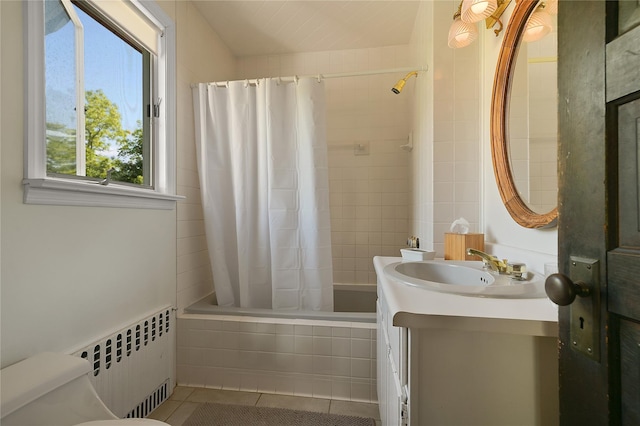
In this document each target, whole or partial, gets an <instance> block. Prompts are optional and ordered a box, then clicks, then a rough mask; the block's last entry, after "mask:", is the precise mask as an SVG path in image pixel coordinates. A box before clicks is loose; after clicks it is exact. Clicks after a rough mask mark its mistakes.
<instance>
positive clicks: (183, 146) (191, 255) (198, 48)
mask: <svg viewBox="0 0 640 426" xmlns="http://www.w3.org/2000/svg"><path fill="white" fill-rule="evenodd" d="M175 6H176V21H177V22H176V23H177V30H178V34H177V39H178V47H177V53H178V60H177V61H176V62H177V74H178V82H177V101H178V105H177V108H176V110H177V113H178V114H177V127H178V131H177V134H178V135H179V137H178V139H177V186H178V194H180V195H183V196H185V197H186V198H185V199H184V200H181V201H179V202H178V204H177V241H176V244H177V246H176V252H177V305H178V309H180V310H181V309H183V308H184V307H186V306H189V305H190V304H191V303H193V302H195V301H196V300H198V299H200V298H202V297H204V296H206V295H207V294H209V293H211V291H213V279H212V276H211V266H210V263H209V252H208V250H207V242H206V237H205V233H204V217H203V214H202V202H201V200H200V182H199V180H198V169H197V166H196V146H195V129H194V121H193V100H192V95H191V83H195V82H205V81H211V80H218V79H219V80H224V79H229V78H232V77H233V75H234V74H235V66H236V61H235V58H234V57H233V56H232V55H231V53H230V52H229V50H228V49H227V48H226V47H225V46H224V44H223V43H222V42H221V41H220V39H219V37H218V36H217V35H216V34H215V33H214V32H213V31H212V30H211V27H210V26H209V25H208V24H207V23H206V22H205V20H204V19H203V18H202V16H201V15H200V14H199V13H198V11H197V10H196V9H195V7H194V5H193V3H192V2H184V1H176V2H175ZM202 52H207V54H206V55H203V54H202Z"/></svg>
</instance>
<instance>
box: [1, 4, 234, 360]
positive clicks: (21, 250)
mask: <svg viewBox="0 0 640 426" xmlns="http://www.w3.org/2000/svg"><path fill="white" fill-rule="evenodd" d="M160 4H161V6H162V7H163V9H164V10H165V11H166V12H167V14H169V16H171V17H172V18H173V19H174V20H175V21H176V26H177V37H178V67H177V69H178V108H177V110H178V120H177V121H178V129H177V133H178V138H177V139H178V162H179V166H178V192H179V193H180V194H182V195H187V197H188V198H187V200H185V201H183V202H180V203H179V205H178V208H177V209H174V210H169V211H164V210H138V209H119V208H92V207H63V206H40V205H26V204H23V202H22V183H21V181H22V177H23V170H22V164H23V123H24V114H23V107H24V102H23V90H24V79H23V75H24V69H23V65H22V63H23V54H22V46H23V44H22V31H23V30H22V2H21V1H2V2H0V8H1V15H0V16H1V19H2V25H1V27H0V28H1V29H0V34H1V37H0V40H1V42H2V50H1V55H2V56H1V60H2V74H1V91H2V100H1V102H2V104H1V115H0V116H1V119H2V123H1V135H2V139H1V143H2V158H1V185H2V203H1V210H0V217H1V235H2V242H1V252H2V254H3V255H2V258H1V285H2V288H1V322H2V325H1V327H2V329H1V331H2V345H1V346H2V348H1V359H2V367H4V366H6V365H9V364H12V363H14V362H16V361H18V360H20V359H22V358H24V357H27V356H29V355H33V354H35V353H38V352H41V351H45V350H48V351H62V352H70V351H72V350H74V349H76V348H78V347H80V346H82V345H84V344H87V343H90V342H92V341H94V340H95V339H97V338H99V337H101V336H104V335H105V334H107V333H110V332H112V331H115V330H117V329H120V328H121V327H123V326H125V325H127V324H129V323H131V322H132V321H134V320H136V319H139V318H140V317H142V316H144V315H146V314H147V313H151V312H153V311H155V309H157V308H160V307H162V306H164V305H167V304H173V305H175V304H176V289H177V282H179V283H180V290H181V293H180V296H181V300H185V303H186V301H188V300H189V299H192V298H193V299H195V298H198V297H199V296H200V293H204V294H206V293H208V292H210V291H211V289H212V288H211V284H210V272H209V271H208V268H206V267H204V266H202V263H203V262H202V261H201V259H202V258H203V256H204V255H203V254H202V251H203V250H206V249H205V248H203V247H204V245H203V243H202V239H203V237H202V236H203V233H204V231H203V230H202V229H203V228H202V226H201V221H202V217H201V213H200V210H201V207H200V202H199V195H197V188H198V187H199V185H198V184H197V179H196V178H194V176H195V175H194V173H195V172H194V171H195V159H194V158H195V157H194V155H193V148H192V146H193V114H192V112H191V111H192V106H191V90H190V88H189V84H190V83H191V82H193V81H197V80H200V79H204V80H209V79H213V78H227V77H228V76H229V75H230V74H231V73H232V72H233V70H234V66H235V63H234V59H233V58H232V56H231V55H230V54H229V53H228V51H227V50H226V48H224V46H222V44H221V43H220V42H219V41H218V39H217V36H216V35H215V34H213V33H212V32H211V30H210V29H209V28H208V26H206V24H204V23H203V21H202V20H201V19H200V17H199V15H198V14H197V13H195V12H194V9H193V5H192V4H191V3H190V2H183V1H163V2H160ZM203 51H208V52H211V55H210V56H206V55H202V52H203ZM176 242H177V244H178V249H176ZM176 259H178V264H179V265H180V269H179V270H178V269H177V268H176ZM207 266H208V265H207ZM178 272H179V273H178ZM202 283H205V284H202ZM194 289H195V290H194ZM204 294H202V295H204Z"/></svg>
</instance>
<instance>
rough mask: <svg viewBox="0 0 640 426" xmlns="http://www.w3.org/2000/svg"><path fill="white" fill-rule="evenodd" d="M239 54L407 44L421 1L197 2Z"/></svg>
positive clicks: (195, 2)
mask: <svg viewBox="0 0 640 426" xmlns="http://www.w3.org/2000/svg"><path fill="white" fill-rule="evenodd" d="M193 3H194V4H195V6H196V8H197V9H198V10H199V11H200V13H202V15H203V16H204V17H205V19H206V20H207V21H208V22H209V24H210V25H211V27H212V28H213V29H214V30H215V31H216V32H217V33H218V35H219V36H220V37H221V38H222V41H223V42H224V43H225V44H226V45H227V46H228V47H229V49H230V50H231V52H232V53H233V54H234V55H235V56H238V57H241V56H253V55H270V54H287V53H300V52H317V51H325V50H342V49H363V48H371V47H384V46H393V45H403V44H408V43H409V40H410V38H411V32H412V30H413V25H414V21H415V17H416V14H417V11H418V7H419V4H420V2H419V1H395V0H377V1H375V0H374V1H371V0H346V1H345V0H343V1H306V0H252V1H245V0H240V1H218V0H196V1H194V2H193Z"/></svg>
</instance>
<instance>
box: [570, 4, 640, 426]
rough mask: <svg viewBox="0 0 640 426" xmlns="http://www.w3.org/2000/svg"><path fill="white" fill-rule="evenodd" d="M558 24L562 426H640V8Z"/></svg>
mask: <svg viewBox="0 0 640 426" xmlns="http://www.w3.org/2000/svg"><path fill="white" fill-rule="evenodd" d="M559 5H560V11H559V14H558V21H559V24H558V47H559V53H558V56H559V58H558V67H559V68H558V72H559V74H558V79H559V104H560V108H559V114H560V115H559V123H560V124H559V126H560V130H559V146H560V148H559V207H558V211H559V220H558V239H559V263H560V273H561V274H563V275H565V276H567V277H571V278H572V280H573V281H574V282H575V281H583V282H585V283H586V287H588V288H590V289H591V293H590V294H589V295H586V296H585V297H580V296H578V297H577V298H576V301H574V302H573V303H571V304H570V305H568V306H562V307H560V308H559V309H560V311H559V312H560V313H559V321H560V330H559V331H560V341H559V354H560V355H559V356H560V359H559V370H560V371H559V383H560V421H561V424H562V425H606V424H612V425H618V424H622V425H640V208H639V205H640V198H639V195H638V194H639V193H640V166H639V164H640V26H638V24H639V22H638V21H639V20H640V2H638V0H626V1H602V0H599V1H563V0H560V3H559Z"/></svg>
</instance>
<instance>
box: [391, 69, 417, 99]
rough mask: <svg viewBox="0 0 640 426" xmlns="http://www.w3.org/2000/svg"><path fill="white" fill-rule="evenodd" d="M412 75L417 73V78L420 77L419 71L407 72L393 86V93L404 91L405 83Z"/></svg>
mask: <svg viewBox="0 0 640 426" xmlns="http://www.w3.org/2000/svg"><path fill="white" fill-rule="evenodd" d="M412 75H415V76H416V78H417V77H418V71H411V72H410V73H409V74H407V75H406V76H405V77H404V78H403V79H402V80H398V82H397V83H396V84H395V86H393V87H392V88H391V91H392V92H393V93H395V94H396V95H397V94H398V93H400V92H402V89H403V88H404V85H405V84H406V83H407V80H408V79H409V77H411V76H412Z"/></svg>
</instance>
